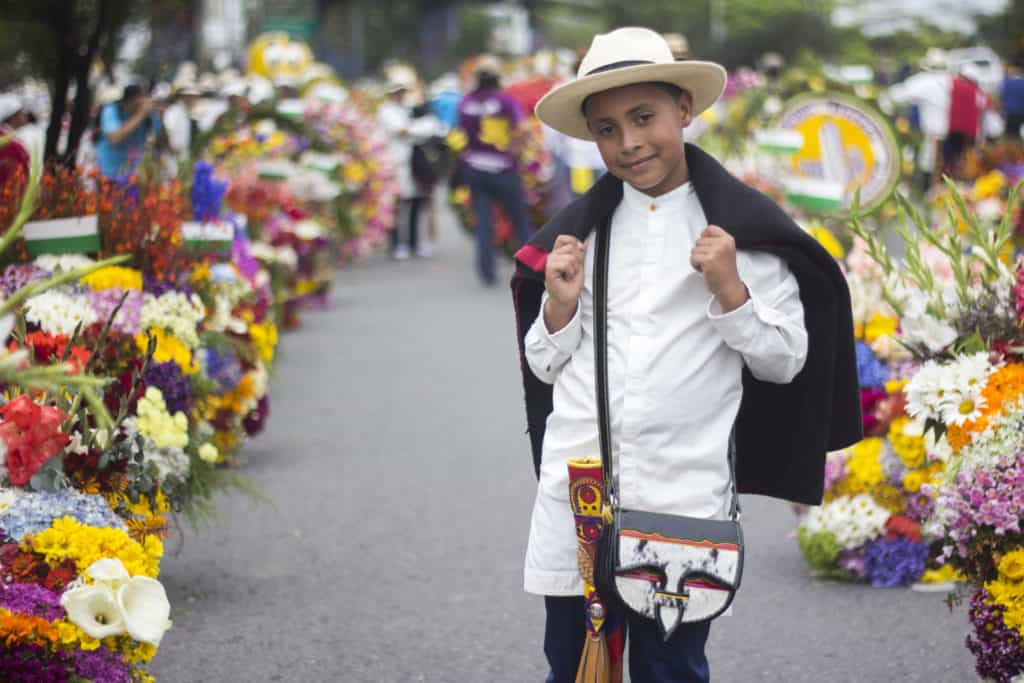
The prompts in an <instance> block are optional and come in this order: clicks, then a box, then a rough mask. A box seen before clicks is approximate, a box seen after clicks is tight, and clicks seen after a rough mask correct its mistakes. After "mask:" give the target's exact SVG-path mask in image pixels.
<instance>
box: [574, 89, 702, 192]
mask: <svg viewBox="0 0 1024 683" xmlns="http://www.w3.org/2000/svg"><path fill="white" fill-rule="evenodd" d="M584 113H585V114H586V117H587V127H588V128H590V132H591V134H592V135H593V136H594V140H595V141H596V142H597V148H598V149H599V150H600V151H601V158H602V159H604V163H605V165H606V166H607V167H608V170H609V171H610V172H611V173H612V175H614V176H616V177H618V178H621V179H622V180H623V181H624V182H627V183H629V184H630V185H632V186H633V187H634V188H636V189H637V190H640V191H641V192H643V193H645V194H648V195H650V196H652V197H657V196H658V195H662V194H664V193H666V192H669V191H671V190H674V189H675V188H677V187H679V186H680V185H682V184H683V183H684V182H686V181H687V179H688V178H689V176H688V173H687V170H686V158H685V156H684V153H683V136H682V129H683V128H684V127H685V126H687V125H689V123H690V121H691V119H692V103H691V100H690V96H689V94H687V93H683V94H682V95H680V96H679V97H673V96H672V95H671V94H670V93H669V92H668V91H667V90H665V89H664V88H661V87H659V86H657V85H654V84H650V83H639V84H636V85H627V86H623V87H621V88H615V89H613V90H605V91H604V92H599V93H597V94H595V95H592V96H591V97H590V98H589V99H588V100H587V103H586V111H585V112H584Z"/></svg>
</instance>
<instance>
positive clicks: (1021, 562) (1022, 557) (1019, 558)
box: [999, 550, 1024, 581]
mask: <svg viewBox="0 0 1024 683" xmlns="http://www.w3.org/2000/svg"><path fill="white" fill-rule="evenodd" d="M999 574H1000V575H1001V576H1004V577H1006V578H1007V579H1010V580H1011V581H1020V580H1021V579H1024V550H1014V551H1012V552H1009V553H1006V554H1005V555H1003V557H1002V559H1001V560H999Z"/></svg>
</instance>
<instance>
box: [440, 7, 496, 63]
mask: <svg viewBox="0 0 1024 683" xmlns="http://www.w3.org/2000/svg"><path fill="white" fill-rule="evenodd" d="M493 29H494V21H493V20H492V19H491V18H490V17H489V16H488V15H487V13H486V12H484V11H482V10H480V9H478V8H476V7H462V8H460V9H459V35H458V38H456V39H455V44H454V45H452V49H451V51H450V57H451V58H453V59H454V60H456V61H459V60H462V59H465V58H467V57H472V56H474V55H479V54H483V53H485V52H489V51H490V42H491V31H492V30H493Z"/></svg>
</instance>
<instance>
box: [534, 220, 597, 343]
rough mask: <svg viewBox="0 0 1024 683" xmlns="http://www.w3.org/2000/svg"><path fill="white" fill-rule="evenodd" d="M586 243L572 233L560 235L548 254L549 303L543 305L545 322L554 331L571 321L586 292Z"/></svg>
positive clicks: (547, 282)
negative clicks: (584, 275) (584, 273)
mask: <svg viewBox="0 0 1024 683" xmlns="http://www.w3.org/2000/svg"><path fill="white" fill-rule="evenodd" d="M586 254H587V245H586V244H585V243H584V242H581V241H579V240H578V239H576V238H575V237H573V236H572V235H559V237H558V239H556V240H555V247H554V249H552V250H551V253H550V254H548V261H547V266H546V267H545V268H544V286H545V287H546V288H547V290H548V303H547V306H545V307H544V323H545V325H547V328H548V330H549V331H551V332H557V331H558V330H560V329H562V328H563V327H565V326H566V325H567V324H569V321H570V320H572V316H573V315H574V314H575V313H576V306H577V304H578V303H579V300H580V293H581V292H583V260H584V258H585V257H586Z"/></svg>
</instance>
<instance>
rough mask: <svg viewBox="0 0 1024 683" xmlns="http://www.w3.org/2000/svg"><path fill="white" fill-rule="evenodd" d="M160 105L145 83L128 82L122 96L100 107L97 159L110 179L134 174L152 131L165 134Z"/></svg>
mask: <svg viewBox="0 0 1024 683" xmlns="http://www.w3.org/2000/svg"><path fill="white" fill-rule="evenodd" d="M161 113H162V112H161V111H160V106H159V105H158V104H157V103H156V102H155V101H154V100H153V99H152V98H150V97H149V96H148V95H147V94H146V93H145V91H143V89H142V86H140V85H137V84H134V83H133V84H130V85H126V86H125V88H124V90H123V92H122V95H121V99H120V100H118V101H117V102H111V103H109V104H106V105H104V106H103V108H102V109H101V110H100V122H99V141H98V144H97V145H96V161H97V164H98V166H99V169H100V173H101V174H103V175H104V176H106V177H108V178H113V177H116V176H118V175H121V174H125V173H131V172H132V171H133V170H134V169H135V167H136V166H138V164H139V161H141V159H142V153H143V151H144V149H145V146H146V140H147V139H148V138H149V136H150V134H153V135H157V136H162V135H163V123H162V122H161Z"/></svg>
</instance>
